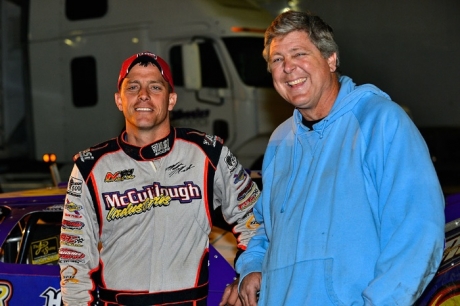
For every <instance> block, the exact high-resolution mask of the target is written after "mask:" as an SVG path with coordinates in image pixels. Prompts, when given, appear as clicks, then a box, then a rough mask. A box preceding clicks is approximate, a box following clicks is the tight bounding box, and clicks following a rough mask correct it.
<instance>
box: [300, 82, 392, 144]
mask: <svg viewBox="0 0 460 306" xmlns="http://www.w3.org/2000/svg"><path fill="white" fill-rule="evenodd" d="M339 83H340V90H339V94H338V95H337V98H336V99H335V102H334V105H333V106H332V109H331V111H330V112H329V114H328V115H327V116H326V117H325V118H324V119H323V120H321V121H320V122H318V123H316V124H315V125H314V126H313V129H314V130H315V131H316V132H318V133H320V134H321V138H322V134H323V132H324V129H326V128H327V127H328V126H329V125H330V124H332V123H333V122H334V121H335V120H337V119H338V118H340V117H341V116H343V115H344V114H346V113H347V112H349V111H350V110H352V109H353V107H354V106H355V105H356V103H358V102H359V101H360V98H361V97H363V96H365V95H368V94H374V95H378V96H381V97H383V98H385V99H387V100H389V101H391V98H390V96H389V95H388V94H386V93H385V92H383V91H382V90H380V89H379V88H377V87H376V86H374V85H372V84H364V85H359V86H356V84H355V83H354V82H353V80H352V79H351V78H350V77H347V76H341V77H340V78H339ZM293 119H294V120H293V127H292V128H293V131H294V133H295V134H297V133H298V132H300V129H302V130H307V128H305V127H304V126H303V125H301V123H302V114H301V113H300V112H299V110H297V109H295V110H294V114H293Z"/></svg>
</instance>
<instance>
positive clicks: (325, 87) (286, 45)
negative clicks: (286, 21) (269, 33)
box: [269, 31, 338, 120]
mask: <svg viewBox="0 0 460 306" xmlns="http://www.w3.org/2000/svg"><path fill="white" fill-rule="evenodd" d="M336 59H337V55H336V54H335V53H334V54H333V55H331V56H330V57H329V58H327V59H326V58H324V57H323V56H322V55H321V52H320V51H319V50H318V48H317V47H316V46H315V45H314V44H313V43H312V42H311V41H310V38H309V35H308V33H306V32H304V31H293V32H290V33H289V34H287V35H285V36H280V37H276V38H274V39H273V40H272V42H271V44H270V53H269V65H270V70H271V72H272V76H273V84H274V86H275V89H276V90H277V91H278V93H279V94H280V95H281V96H282V97H283V98H284V99H285V100H286V101H288V102H289V103H291V104H292V105H294V106H295V107H296V108H298V109H299V110H300V111H301V113H302V115H304V117H306V118H307V119H309V120H316V119H319V118H322V117H324V116H326V115H327V114H328V113H329V110H330V109H331V107H332V105H333V104H334V101H335V98H336V96H337V90H338V89H337V77H336V75H335V70H336ZM316 117H318V118H316Z"/></svg>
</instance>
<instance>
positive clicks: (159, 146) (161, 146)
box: [151, 139, 171, 156]
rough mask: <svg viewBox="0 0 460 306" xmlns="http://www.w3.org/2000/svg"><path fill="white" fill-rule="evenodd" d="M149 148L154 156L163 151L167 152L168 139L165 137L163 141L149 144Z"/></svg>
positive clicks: (168, 148)
mask: <svg viewBox="0 0 460 306" xmlns="http://www.w3.org/2000/svg"><path fill="white" fill-rule="evenodd" d="M151 148H152V151H153V153H154V154H155V156H158V155H161V154H164V153H166V152H168V151H169V150H171V148H170V147H169V139H165V140H163V141H160V142H157V143H154V144H153V145H152V146H151Z"/></svg>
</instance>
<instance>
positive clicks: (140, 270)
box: [59, 52, 260, 306]
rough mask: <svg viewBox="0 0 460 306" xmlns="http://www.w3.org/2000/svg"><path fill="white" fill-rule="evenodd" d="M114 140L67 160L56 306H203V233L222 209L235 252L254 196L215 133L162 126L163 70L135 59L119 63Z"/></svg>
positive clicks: (165, 116) (247, 229) (171, 101)
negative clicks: (118, 127) (119, 127)
mask: <svg viewBox="0 0 460 306" xmlns="http://www.w3.org/2000/svg"><path fill="white" fill-rule="evenodd" d="M118 88H119V92H118V93H116V94H115V102H116V105H117V107H118V108H119V109H120V111H122V112H123V114H124V116H125V119H126V129H125V130H124V131H123V132H122V133H121V134H120V135H119V136H118V137H117V138H114V139H111V140H108V141H106V142H104V143H102V144H99V145H97V146H94V147H92V148H90V149H88V150H85V151H82V152H80V153H79V154H77V155H75V157H74V161H75V165H74V168H73V170H72V173H71V176H70V178H69V183H68V190H67V196H66V202H65V207H64V215H63V221H62V231H61V247H60V252H59V254H60V267H61V289H62V290H61V293H62V298H63V301H64V304H65V305H94V304H96V305H163V304H167V305H195V306H200V305H206V297H207V294H208V290H207V288H208V247H209V238H208V235H209V233H210V231H211V227H212V220H211V216H212V213H211V212H212V210H213V209H215V208H217V207H219V206H221V208H222V214H223V216H224V219H225V220H226V221H227V222H228V223H229V224H235V225H234V228H233V232H234V233H235V235H237V241H238V249H239V251H238V252H241V251H242V250H244V249H245V248H246V245H247V242H248V240H249V239H250V238H251V236H252V235H253V234H254V231H255V228H256V226H257V224H256V223H254V219H253V218H254V217H253V214H252V207H253V205H254V203H255V201H256V200H257V198H258V196H259V193H260V192H259V189H258V188H257V186H256V184H255V183H254V182H252V180H251V178H250V176H249V175H248V174H247V173H246V172H245V170H244V168H243V167H242V165H241V164H239V162H238V161H237V159H236V158H235V156H233V155H232V153H231V152H230V151H229V149H228V148H227V147H226V146H224V145H223V143H222V140H221V139H220V138H219V137H217V136H210V135H207V134H205V133H202V132H199V131H196V130H192V129H187V128H173V127H171V126H170V121H169V111H170V110H172V108H173V107H174V105H175V103H176V99H177V96H176V94H175V93H174V87H173V81H172V76H171V72H170V69H169V67H168V65H167V64H166V62H165V61H164V60H163V59H161V58H160V57H158V56H156V55H154V54H152V53H149V52H145V53H139V54H136V55H133V56H132V57H130V58H128V59H127V60H126V61H125V62H124V63H123V65H122V69H121V72H120V76H119V82H118Z"/></svg>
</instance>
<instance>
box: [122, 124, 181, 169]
mask: <svg viewBox="0 0 460 306" xmlns="http://www.w3.org/2000/svg"><path fill="white" fill-rule="evenodd" d="M175 135H176V130H175V129H174V128H173V127H171V132H170V133H169V135H168V136H166V137H165V138H162V139H160V140H158V141H155V142H153V143H151V144H148V145H146V146H143V147H137V146H133V145H131V144H129V143H127V142H126V141H125V140H124V139H125V137H126V131H123V132H122V133H121V134H120V135H119V136H118V143H119V145H120V147H121V148H122V149H123V151H124V152H125V153H126V154H127V155H129V156H130V157H131V158H133V159H135V160H138V161H143V160H152V159H158V158H161V157H163V156H166V155H168V153H169V152H170V151H171V149H172V147H173V145H174V139H175Z"/></svg>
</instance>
